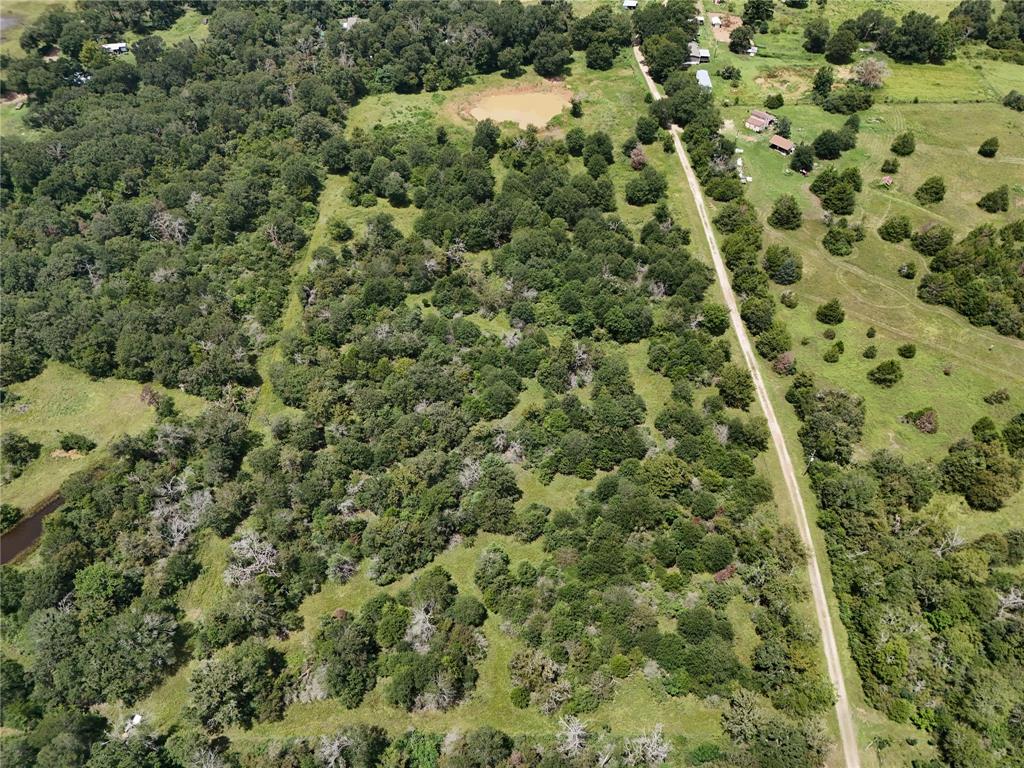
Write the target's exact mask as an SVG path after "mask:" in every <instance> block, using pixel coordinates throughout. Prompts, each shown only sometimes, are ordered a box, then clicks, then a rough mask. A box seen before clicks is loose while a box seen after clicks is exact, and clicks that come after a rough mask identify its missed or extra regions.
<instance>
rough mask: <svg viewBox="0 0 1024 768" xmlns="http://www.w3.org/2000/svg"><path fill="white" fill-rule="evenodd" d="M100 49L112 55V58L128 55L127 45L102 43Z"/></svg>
mask: <svg viewBox="0 0 1024 768" xmlns="http://www.w3.org/2000/svg"><path fill="white" fill-rule="evenodd" d="M100 47H101V48H102V49H103V50H104V51H106V52H107V53H112V54H113V55H114V56H120V55H122V54H125V53H128V43H103V44H102V45H101V46H100Z"/></svg>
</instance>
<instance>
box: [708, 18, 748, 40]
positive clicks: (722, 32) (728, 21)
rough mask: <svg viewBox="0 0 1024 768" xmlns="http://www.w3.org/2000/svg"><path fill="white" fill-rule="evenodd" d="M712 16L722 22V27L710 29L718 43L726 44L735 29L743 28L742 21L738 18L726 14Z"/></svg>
mask: <svg viewBox="0 0 1024 768" xmlns="http://www.w3.org/2000/svg"><path fill="white" fill-rule="evenodd" d="M711 15H712V16H717V17H718V18H720V19H721V20H722V26H720V27H712V28H711V31H712V33H713V34H714V35H715V40H717V41H718V42H720V43H728V42H729V35H730V34H731V33H732V31H733V30H734V29H736V27H741V26H743V19H741V18H740V17H739V16H732V15H730V14H728V13H713V14H711Z"/></svg>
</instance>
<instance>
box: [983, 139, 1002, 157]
mask: <svg viewBox="0 0 1024 768" xmlns="http://www.w3.org/2000/svg"><path fill="white" fill-rule="evenodd" d="M998 151H999V139H997V138H996V137H995V136H993V137H992V138H991V139H985V140H984V141H983V142H981V146H980V147H978V154H979V155H981V156H982V157H995V156H996V152H998Z"/></svg>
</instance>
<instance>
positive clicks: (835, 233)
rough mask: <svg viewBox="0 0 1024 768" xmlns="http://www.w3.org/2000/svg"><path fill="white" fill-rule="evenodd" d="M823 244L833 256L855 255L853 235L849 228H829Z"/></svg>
mask: <svg viewBox="0 0 1024 768" xmlns="http://www.w3.org/2000/svg"><path fill="white" fill-rule="evenodd" d="M821 244H822V246H824V248H825V250H826V251H828V252H829V253H831V254H832V255H833V256H849V255H850V254H851V253H853V233H852V231H851V230H850V229H848V228H847V227H829V230H828V232H826V233H825V237H824V238H822V241H821Z"/></svg>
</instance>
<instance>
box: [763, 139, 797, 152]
mask: <svg viewBox="0 0 1024 768" xmlns="http://www.w3.org/2000/svg"><path fill="white" fill-rule="evenodd" d="M768 146H769V147H771V148H772V149H774V150H775V151H776V152H781V153H782V154H784V155H791V154H793V150H794V149H796V145H795V144H794V143H793V142H792V141H790V140H789V139H787V138H786V137H785V136H779V134H775V135H774V136H772V137H771V139H769V140H768Z"/></svg>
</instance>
